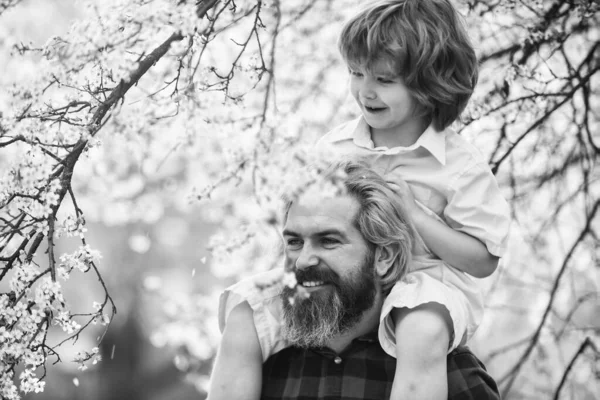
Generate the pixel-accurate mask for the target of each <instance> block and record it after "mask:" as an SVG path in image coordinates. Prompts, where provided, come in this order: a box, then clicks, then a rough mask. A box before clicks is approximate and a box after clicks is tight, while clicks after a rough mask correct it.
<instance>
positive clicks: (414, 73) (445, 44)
mask: <svg viewBox="0 0 600 400" xmlns="http://www.w3.org/2000/svg"><path fill="white" fill-rule="evenodd" d="M338 47H339V50H340V53H341V54H342V57H343V58H344V61H345V62H346V63H347V64H348V66H350V67H351V68H352V67H362V68H365V69H366V70H367V71H369V72H372V68H373V66H374V64H375V63H376V62H377V61H380V60H381V61H384V62H391V63H392V66H393V68H394V71H396V72H397V73H398V74H399V75H400V77H402V79H403V80H404V84H405V85H406V87H407V88H408V89H409V91H410V92H411V94H412V96H413V98H414V99H415V101H416V102H417V103H418V105H419V106H421V108H422V109H423V111H424V114H426V115H428V116H431V119H432V122H433V126H434V128H436V129H437V130H443V129H445V128H447V127H448V126H449V125H450V124H451V123H452V122H454V121H455V120H456V119H458V117H459V116H460V114H461V113H462V111H463V110H464V109H465V107H466V105H467V102H468V101H469V98H470V97H471V94H472V93H473V90H474V88H475V84H476V83H477V75H478V66H477V56H476V55H475V50H474V49H473V46H472V45H471V42H470V40H469V37H468V35H467V32H466V29H465V27H464V25H463V22H462V20H461V18H460V16H459V14H458V13H457V12H456V10H455V9H454V7H453V6H452V4H451V3H450V1H448V0H379V1H375V2H372V3H370V4H369V5H368V6H367V7H365V8H364V9H362V10H361V11H360V12H358V14H356V15H355V16H354V17H352V18H351V19H350V20H349V21H347V22H346V24H345V25H344V28H343V29H342V32H341V34H340V38H339V42H338Z"/></svg>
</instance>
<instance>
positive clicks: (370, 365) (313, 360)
mask: <svg viewBox="0 0 600 400" xmlns="http://www.w3.org/2000/svg"><path fill="white" fill-rule="evenodd" d="M340 170H341V171H342V172H343V173H344V175H345V176H343V177H342V178H339V176H340V174H339V173H332V174H330V176H332V177H334V180H335V179H338V180H339V179H341V181H340V182H339V183H340V185H341V186H342V188H343V193H342V194H340V195H338V196H334V197H324V196H320V195H315V194H314V192H311V195H306V194H305V195H300V197H299V198H298V199H295V200H294V201H293V202H291V203H290V205H289V207H288V210H287V213H286V217H285V221H284V227H283V240H284V253H285V269H286V270H287V271H293V272H294V274H295V278H296V281H297V283H298V286H297V287H295V288H291V287H286V286H284V285H272V286H271V287H270V288H269V290H271V291H272V293H278V295H277V296H272V297H269V296H265V295H264V294H263V295H262V297H258V299H259V300H256V298H255V297H252V296H245V300H246V301H247V303H243V302H242V303H241V306H239V307H235V309H234V310H233V311H232V312H231V314H230V315H229V318H228V320H227V322H228V324H227V326H226V330H225V334H224V339H223V343H222V346H221V349H220V351H219V353H221V351H223V350H224V349H223V347H224V346H229V345H231V346H235V347H236V349H235V354H237V355H238V359H239V368H240V369H246V368H247V365H245V360H246V356H245V353H247V352H254V353H256V347H258V346H255V345H253V344H252V343H251V341H248V340H247V338H251V337H253V335H251V332H248V331H247V330H242V329H239V327H246V326H248V325H249V324H250V325H252V324H254V326H255V327H256V328H257V330H258V333H257V336H258V342H259V343H260V346H259V347H260V348H262V349H263V359H264V358H267V356H268V355H270V354H266V355H265V354H264V349H265V348H266V347H269V346H270V347H271V348H272V347H276V348H277V349H279V351H278V352H276V353H275V354H272V355H270V357H268V359H267V360H266V361H265V362H264V364H263V368H262V385H260V387H257V386H256V385H253V384H252V382H253V381H252V380H246V381H244V380H241V381H240V380H239V379H236V377H235V375H231V378H230V380H229V381H228V383H229V386H230V387H231V386H234V385H242V386H243V389H242V390H240V391H239V393H241V394H240V396H242V394H243V397H244V398H258V397H257V396H258V395H259V393H260V398H262V399H265V400H270V399H387V398H389V397H390V394H391V393H392V389H393V382H394V380H399V379H402V376H397V375H396V368H395V367H396V361H395V358H393V357H392V356H390V355H388V354H386V353H385V352H384V351H383V349H382V348H381V346H380V345H379V342H378V340H377V331H378V329H379V320H380V314H381V309H382V306H383V303H384V300H385V296H386V294H387V292H388V291H389V289H390V287H391V286H392V285H393V284H394V282H396V281H397V280H399V279H401V278H402V277H403V276H404V275H405V274H406V269H407V265H408V263H409V260H410V254H411V250H413V237H414V232H413V229H412V227H411V224H410V222H409V220H408V219H407V218H406V215H405V213H404V210H403V209H402V207H401V206H400V205H399V204H398V202H397V200H396V199H395V196H394V194H393V192H392V191H391V190H390V188H389V187H388V185H387V184H386V183H385V182H384V181H383V180H382V178H381V177H379V176H378V175H377V174H376V173H374V172H372V171H371V170H369V169H368V168H365V167H363V166H361V165H358V164H352V163H349V164H345V165H343V166H342V167H341V168H338V170H337V171H335V172H340ZM242 297H244V296H242ZM234 315H235V317H234V318H232V316H234ZM267 316H275V318H276V319H277V318H279V319H281V320H282V321H281V323H280V324H273V323H267V324H264V323H261V320H264V319H265V318H266V317H267ZM243 319H246V324H239V325H237V324H238V323H239V322H240V321H242V320H243ZM230 321H232V322H230ZM265 326H267V327H273V326H280V329H281V331H280V332H272V331H268V330H266V331H265V330H263V328H264V327H265ZM387 328H388V329H390V328H389V327H387ZM391 329H393V327H391ZM277 336H282V337H283V338H285V344H282V345H279V347H277V346H273V344H272V343H268V340H269V338H273V337H277ZM235 337H238V339H239V341H236V340H232V338H235ZM236 343H237V344H236ZM239 343H242V344H243V345H238V344H239ZM255 344H257V343H255ZM253 348H254V350H252V349H253ZM228 350H229V351H230V352H231V349H228ZM258 352H259V353H260V350H259V351H258ZM223 353H227V351H223ZM219 357H221V355H220V356H219ZM259 358H260V357H259ZM254 359H256V357H254ZM223 365H224V363H223V362H221V360H219V359H218V360H217V363H216V366H215V371H216V374H217V375H218V377H217V378H215V380H216V381H217V383H216V384H214V385H213V388H216V392H219V391H220V390H221V393H211V397H214V398H221V397H223V396H222V393H223V392H222V388H223V387H224V385H223V384H220V385H219V381H220V382H223V380H222V371H223ZM447 367H448V389H449V390H448V393H449V398H450V399H497V398H499V396H498V392H497V388H496V385H495V383H494V381H493V380H492V379H491V378H490V377H489V375H488V374H487V373H486V372H485V369H484V367H483V365H482V364H481V363H480V362H479V361H478V360H477V359H476V358H475V356H474V355H473V354H472V353H471V352H470V351H469V350H468V349H466V348H459V349H457V350H455V351H453V352H452V353H451V354H450V355H449V356H448V358H447ZM231 373H232V374H235V372H234V371H231ZM213 378H214V377H213ZM213 383H214V382H213ZM246 383H247V385H246ZM219 387H220V388H219ZM219 395H221V397H219ZM236 398H237V397H236Z"/></svg>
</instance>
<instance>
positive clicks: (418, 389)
mask: <svg viewBox="0 0 600 400" xmlns="http://www.w3.org/2000/svg"><path fill="white" fill-rule="evenodd" d="M392 318H393V320H394V324H395V333H396V363H397V364H396V374H395V376H394V384H393V386H392V396H391V399H401V400H404V399H423V400H442V399H444V400H445V399H447V398H448V377H447V365H446V359H447V355H448V348H449V345H450V339H451V338H452V334H453V328H452V321H451V319H450V314H449V313H448V310H447V309H446V307H444V306H442V305H441V304H438V303H427V304H423V305H420V306H418V307H416V308H412V309H410V308H395V309H394V310H393V311H392Z"/></svg>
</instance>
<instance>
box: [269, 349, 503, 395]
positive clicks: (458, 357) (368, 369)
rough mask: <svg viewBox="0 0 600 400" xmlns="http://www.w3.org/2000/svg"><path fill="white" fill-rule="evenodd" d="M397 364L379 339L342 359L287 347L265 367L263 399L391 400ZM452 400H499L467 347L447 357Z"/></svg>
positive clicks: (329, 353)
mask: <svg viewBox="0 0 600 400" xmlns="http://www.w3.org/2000/svg"><path fill="white" fill-rule="evenodd" d="M395 370H396V359H395V358H393V357H390V356H389V355H388V354H386V353H385V352H384V351H383V349H382V348H381V346H380V345H379V342H378V341H377V339H376V338H359V339H356V340H355V341H354V342H352V344H351V345H350V347H349V348H348V349H346V350H344V352H343V353H341V354H339V355H338V354H336V353H335V352H334V351H332V350H330V349H311V350H303V349H300V348H296V347H288V348H286V349H284V350H282V351H280V352H279V353H276V354H274V355H273V356H271V357H270V358H269V359H268V360H267V361H266V362H265V363H264V364H263V387H262V397H261V398H262V400H275V399H277V400H292V399H294V400H312V399H323V400H334V399H345V400H359V399H360V400H375V399H389V398H390V393H391V390H392V382H393V380H394V372H395ZM448 399H451V400H488V399H490V400H491V399H494V400H496V399H500V395H499V394H498V387H497V386H496V383H495V382H494V380H493V379H492V378H491V377H490V376H489V375H488V373H487V372H486V370H485V367H484V365H483V364H482V363H481V361H479V360H478V359H477V358H476V357H475V355H474V354H473V353H472V352H471V351H470V350H469V349H468V348H467V347H458V348H457V349H456V350H454V351H453V352H452V353H450V354H449V355H448Z"/></svg>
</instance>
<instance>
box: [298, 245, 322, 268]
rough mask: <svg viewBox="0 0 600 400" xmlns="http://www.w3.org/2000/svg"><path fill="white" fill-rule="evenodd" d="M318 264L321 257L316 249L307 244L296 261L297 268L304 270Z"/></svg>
mask: <svg viewBox="0 0 600 400" xmlns="http://www.w3.org/2000/svg"><path fill="white" fill-rule="evenodd" d="M318 264H319V257H318V256H317V253H316V252H315V249H314V248H313V247H312V246H311V245H309V244H305V245H304V247H302V250H300V254H299V255H298V258H297V259H296V268H297V269H300V270H302V269H307V268H310V267H314V266H316V265H318Z"/></svg>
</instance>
